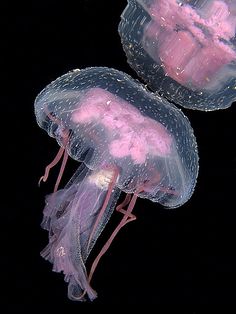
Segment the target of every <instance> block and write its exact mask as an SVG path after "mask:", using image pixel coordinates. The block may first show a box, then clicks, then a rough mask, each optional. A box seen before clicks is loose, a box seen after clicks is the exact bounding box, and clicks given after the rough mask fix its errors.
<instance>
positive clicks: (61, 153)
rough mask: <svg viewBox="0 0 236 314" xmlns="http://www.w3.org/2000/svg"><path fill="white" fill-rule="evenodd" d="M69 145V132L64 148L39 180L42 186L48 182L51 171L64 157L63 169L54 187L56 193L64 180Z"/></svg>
mask: <svg viewBox="0 0 236 314" xmlns="http://www.w3.org/2000/svg"><path fill="white" fill-rule="evenodd" d="M68 143H69V132H65V133H64V137H63V147H60V149H59V151H58V152H57V154H56V156H55V158H54V159H53V161H52V162H50V164H49V165H47V166H46V168H45V171H44V175H43V176H42V177H41V178H40V179H39V182H38V185H40V183H41V181H43V182H46V181H47V179H48V176H49V172H50V170H51V169H52V168H53V167H55V166H56V165H57V164H58V163H59V161H60V160H61V158H62V156H63V160H62V164H61V168H60V171H59V174H58V177H57V180H56V183H55V186H54V190H53V191H54V192H56V191H57V189H58V186H59V184H60V181H61V178H62V175H63V172H64V170H65V166H66V163H67V160H68V154H67V151H66V147H67V145H68Z"/></svg>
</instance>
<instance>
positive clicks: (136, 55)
mask: <svg viewBox="0 0 236 314" xmlns="http://www.w3.org/2000/svg"><path fill="white" fill-rule="evenodd" d="M128 2H129V5H128V8H127V9H126V10H125V12H124V13H123V16H122V17H123V18H122V22H121V24H120V27H119V31H120V34H121V38H122V42H123V45H124V49H125V51H126V53H127V56H128V60H129V63H130V64H131V65H132V66H133V67H134V68H135V70H136V71H137V72H138V74H139V75H140V76H141V77H142V78H143V79H144V80H145V81H146V82H147V83H148V84H149V85H150V87H151V88H152V89H153V90H155V91H158V92H160V93H161V94H162V95H164V96H165V97H166V98H167V99H170V100H171V101H173V102H175V103H177V104H180V105H182V106H184V107H188V108H193V109H200V110H214V109H219V108H226V107H229V106H230V105H231V103H232V102H233V100H235V99H236V92H235V77H236V5H235V0H206V1H202V0H196V1H189V0H183V1H180V0H129V1H128ZM131 12H132V13H131ZM137 20H138V21H137ZM139 21H142V22H141V23H139ZM128 25H138V26H136V27H133V28H132V27H128ZM128 43H129V44H128ZM135 43H137V44H135Z"/></svg>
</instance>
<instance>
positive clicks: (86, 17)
mask: <svg viewBox="0 0 236 314" xmlns="http://www.w3.org/2000/svg"><path fill="white" fill-rule="evenodd" d="M1 6H2V7H1V20H0V23H1V30H2V31H3V32H2V36H1V46H0V47H1V48H0V49H1V52H2V57H1V100H2V103H1V122H2V132H1V135H2V137H1V139H2V141H1V143H2V149H1V156H2V157H3V159H4V160H3V161H2V162H1V166H2V167H1V168H2V176H1V179H2V180H1V181H2V191H3V193H2V200H1V220H0V221H1V231H3V236H2V237H1V244H0V256H1V259H0V261H1V273H2V275H1V277H2V278H1V287H2V288H3V289H2V292H1V294H0V299H1V304H2V308H3V309H4V311H3V312H2V313H28V311H29V313H31V312H40V313H41V311H42V313H46V312H47V309H54V310H55V311H56V310H57V312H60V311H62V312H64V313H72V311H73V312H75V311H79V310H80V309H84V308H85V309H87V308H90V307H94V306H96V305H99V304H100V305H101V304H103V305H106V304H117V305H118V304H120V305H126V304H133V305H135V304H137V305H139V304H140V305H141V304H146V305H148V304H150V305H152V304H155V305H159V306H162V305H183V306H185V307H188V308H189V310H188V313H194V311H195V310H196V308H197V307H198V306H199V305H206V304H210V305H216V304H224V305H229V304H235V303H236V302H235V293H236V288H235V279H236V278H235V277H236V276H235V265H236V256H235V239H236V236H235V233H236V231H235V230H236V220H235V203H234V196H235V182H234V180H235V176H236V154H235V135H236V124H235V114H236V107H235V105H233V106H232V107H231V108H229V109H227V110H220V111H217V112H211V113H210V112H209V113H206V112H197V111H191V110H186V109H183V111H184V113H185V114H186V115H187V116H188V118H189V119H190V121H191V124H192V126H193V128H194V131H195V135H196V137H197V140H198V146H199V155H200V173H199V178H198V183H197V187H196V190H195V193H194V195H193V196H192V198H191V200H190V201H189V202H188V203H187V204H186V205H184V206H182V207H180V208H178V209H175V210H165V209H163V208H162V207H161V206H159V205H158V204H154V203H151V202H150V201H147V200H141V199H140V200H138V202H137V204H136V208H135V214H136V215H137V217H138V220H137V221H136V222H134V223H131V224H130V225H128V226H127V227H125V228H124V229H123V230H122V231H121V232H120V234H119V235H118V237H117V238H116V240H115V241H114V243H113V245H112V247H111V248H110V250H109V252H108V253H107V254H106V256H104V257H103V259H102V261H101V263H100V264H99V267H98V269H97V272H96V275H95V276H94V280H93V283H92V284H93V287H94V288H95V289H96V290H97V291H98V299H97V300H96V301H94V302H93V303H92V304H91V303H87V304H84V303H83V304H81V303H76V302H72V301H69V300H68V299H67V296H66V295H67V284H66V283H64V281H63V276H62V275H61V274H57V273H53V272H52V271H51V265H50V264H49V263H48V262H45V261H44V260H43V259H42V258H41V257H40V255H39V252H40V251H41V250H42V249H43V247H44V246H45V245H46V243H47V233H46V232H45V231H43V230H41V228H40V222H41V219H42V209H43V206H44V196H45V195H46V194H48V193H49V192H51V190H52V184H53V182H54V180H55V178H56V169H55V170H53V171H52V174H51V178H50V179H49V181H48V182H47V183H46V184H44V185H42V186H41V188H40V189H39V188H38V186H37V181H38V178H39V177H40V176H41V175H42V173H43V171H44V167H45V165H46V164H47V163H48V162H49V161H51V159H52V158H53V157H54V155H55V153H56V152H57V149H58V147H57V144H56V143H55V141H54V140H53V139H51V138H49V137H48V135H47V134H46V133H45V132H44V131H43V130H41V129H40V128H39V127H38V126H37V124H36V121H35V117H34V112H33V103H34V99H35V97H36V95H37V94H38V93H39V92H40V91H41V90H42V89H43V88H44V87H45V86H46V85H47V84H48V83H49V82H51V81H52V80H53V79H55V78H57V77H58V76H60V75H62V74H63V73H66V72H67V71H69V70H71V69H74V68H84V67H87V66H108V67H114V68H117V69H119V70H122V71H125V72H127V73H128V74H130V75H132V76H133V77H135V78H137V76H136V74H135V73H134V72H133V71H132V70H131V68H130V67H129V66H128V64H127V62H126V57H125V55H124V52H123V50H122V47H121V43H120V38H119V35H118V32H117V27H118V23H119V19H120V14H121V12H122V10H123V9H124V8H125V6H126V1H125V0H117V1H112V0H99V1H95V0H77V1H75V2H72V1H62V2H59V1H45V0H41V1H31V2H25V1H24V2H20V1H19V2H17V3H11V2H8V3H7V4H6V5H4V3H1ZM76 168H77V163H76V162H74V161H70V163H69V165H68V168H67V170H66V173H65V176H64V179H63V183H65V182H66V180H68V179H69V178H70V176H71V175H72V173H73V171H75V169H76ZM114 215H115V216H114V217H113V219H112V222H111V225H110V227H108V229H107V231H106V232H105V235H104V237H102V240H103V239H105V237H106V235H108V234H109V232H110V231H111V230H112V227H114V224H115V223H116V222H117V220H116V219H118V218H117V217H118V216H117V215H118V214H116V213H115V214H114ZM41 309H42V310H41Z"/></svg>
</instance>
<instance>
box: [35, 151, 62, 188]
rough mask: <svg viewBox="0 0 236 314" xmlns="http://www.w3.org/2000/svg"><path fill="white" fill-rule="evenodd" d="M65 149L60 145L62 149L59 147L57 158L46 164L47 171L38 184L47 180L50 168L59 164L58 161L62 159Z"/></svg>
mask: <svg viewBox="0 0 236 314" xmlns="http://www.w3.org/2000/svg"><path fill="white" fill-rule="evenodd" d="M64 150H65V148H64V147H60V149H59V151H58V153H57V154H56V156H55V158H54V159H53V161H52V162H50V164H48V165H47V166H46V168H45V171H44V175H43V176H42V177H41V178H40V179H39V182H38V185H40V183H41V181H43V182H46V181H47V179H48V176H49V172H50V170H51V169H52V168H53V167H55V166H56V165H57V164H58V162H59V161H60V160H61V158H62V156H63V154H64Z"/></svg>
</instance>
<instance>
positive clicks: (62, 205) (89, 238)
mask: <svg viewBox="0 0 236 314" xmlns="http://www.w3.org/2000/svg"><path fill="white" fill-rule="evenodd" d="M35 114H36V117H37V122H38V124H39V126H40V127H42V128H43V129H45V130H46V131H47V132H48V134H49V135H50V136H52V137H54V138H55V139H56V140H57V141H58V143H59V145H60V146H61V147H62V149H64V150H65V152H66V154H68V155H69V156H71V157H72V158H73V159H75V160H77V161H80V162H82V164H81V166H80V168H79V170H78V171H77V172H76V174H75V175H74V176H73V178H72V179H71V180H70V182H69V183H68V184H67V186H66V187H65V188H64V189H62V190H59V191H56V190H55V192H54V193H52V194H51V195H50V196H49V197H48V198H47V202H46V207H45V209H44V220H43V223H42V226H43V227H44V228H45V229H47V230H49V244H48V246H47V247H46V248H45V250H44V251H43V252H42V255H43V257H45V258H46V259H48V260H49V261H51V262H52V263H53V269H54V270H55V271H58V272H60V271H62V272H64V274H65V280H66V281H68V283H69V286H68V296H69V298H71V299H73V300H82V299H83V298H84V297H85V293H87V295H88V297H89V298H90V299H91V300H93V299H94V298H95V297H96V293H95V292H94V290H93V289H92V288H91V286H90V281H91V278H92V274H93V273H94V270H95V268H96V265H97V263H98V261H99V260H100V258H101V256H102V255H103V254H104V253H105V252H106V250H107V249H108V247H109V246H110V244H111V242H112V241H113V239H114V237H115V235H116V234H117V232H118V231H119V230H120V228H122V227H123V226H124V225H125V224H126V223H127V222H129V221H132V220H134V219H135V217H134V215H133V214H132V209H133V207H134V204H135V200H136V198H137V197H142V198H148V199H150V200H151V201H154V202H158V203H160V204H162V205H163V206H165V207H169V208H175V207H178V206H181V205H182V204H184V203H185V202H186V201H187V200H188V199H189V198H190V197H191V195H192V193H193V190H194V187H195V184H196V178H197V175H198V153H197V145H196V140H195V137H194V134H193V131H192V128H191V126H190V123H189V121H188V120H187V118H186V117H185V116H184V115H183V113H182V112H181V111H180V110H178V109H177V108H175V107H173V106H172V105H170V104H169V103H168V102H167V101H166V100H164V99H162V98H160V97H158V96H156V95H154V94H152V93H150V92H148V91H147V90H146V89H145V87H144V86H142V85H141V84H138V83H137V82H136V81H134V80H133V79H132V78H130V77H129V76H128V75H126V74H124V73H122V72H119V71H117V70H113V69H108V68H87V69H84V70H75V71H72V72H69V73H67V74H65V75H63V76H62V77H60V78H58V79H57V80H55V81H54V82H52V83H51V84H49V85H48V86H47V87H46V88H45V89H44V90H43V91H42V92H41V93H40V94H39V95H38V97H37V98H36V101H35ZM121 191H123V192H125V193H127V197H126V198H125V200H124V201H123V202H122V203H121V204H120V205H118V206H117V207H116V202H117V200H118V198H119V195H120V192H121ZM131 194H133V197H132V198H131ZM126 206H128V208H127V209H125V207H126ZM115 208H116V209H117V210H118V211H119V212H121V213H122V214H123V215H124V216H123V218H122V219H121V222H120V224H119V225H118V227H117V228H116V229H115V230H114V232H113V233H112V235H111V237H110V238H109V239H108V241H107V243H106V244H105V245H104V247H103V249H102V250H101V252H100V253H99V254H98V257H97V258H96V259H95V261H94V263H93V265H92V268H91V271H90V273H89V274H88V273H87V271H86V267H85V263H86V260H87V258H88V256H89V254H90V252H91V250H92V248H93V246H94V244H95V243H96V240H97V239H98V237H99V235H100V234H101V232H102V230H103V228H104V227H105V225H106V223H107V222H108V220H109V218H110V216H111V214H112V212H113V211H114V209H115Z"/></svg>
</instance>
